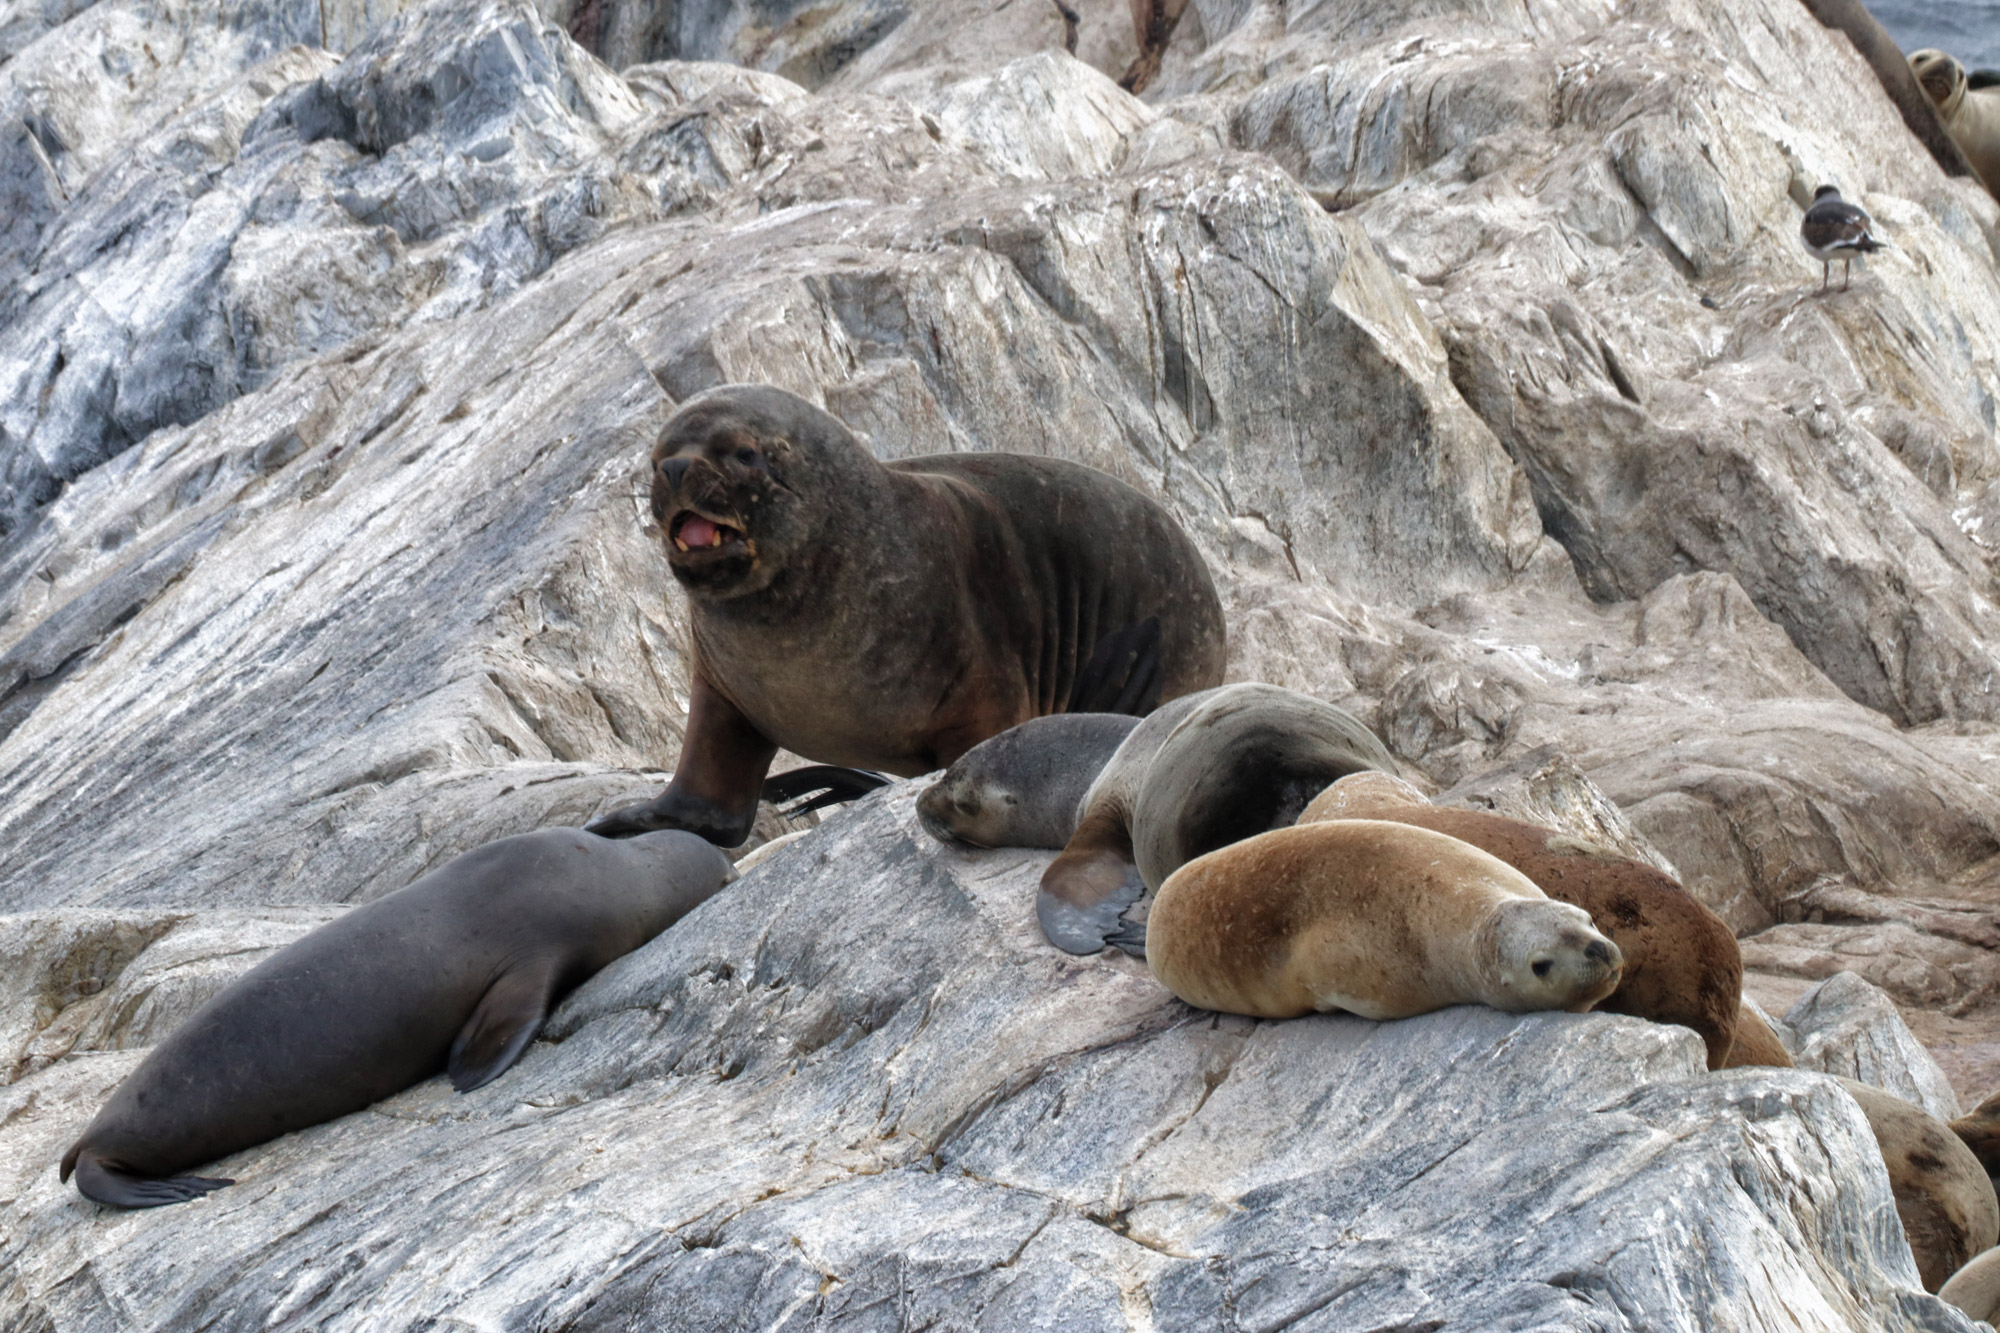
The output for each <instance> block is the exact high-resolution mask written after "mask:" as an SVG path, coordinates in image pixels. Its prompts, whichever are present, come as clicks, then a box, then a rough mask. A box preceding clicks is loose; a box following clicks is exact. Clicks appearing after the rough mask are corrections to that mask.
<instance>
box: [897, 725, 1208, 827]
mask: <svg viewBox="0 0 2000 1333" xmlns="http://www.w3.org/2000/svg"><path fill="white" fill-rule="evenodd" d="M1185 697H1188V698H1193V697H1194V696H1192V695H1189V696H1185ZM1156 716H1157V713H1156ZM1139 725H1140V722H1139V719H1138V718H1136V717H1133V716H1131V715H1130V714H1129V713H1057V714H1054V715H1053V716H1050V717H1032V718H1029V719H1028V720H1027V721H1026V722H1023V723H1021V724H1020V725H1019V726H1014V727H1009V728H1008V729H1007V730H1005V731H1003V732H1001V733H1000V734H999V735H998V736H992V737H988V738H987V739H986V740H983V741H981V742H979V744H977V745H975V746H973V747H972V748H971V749H970V750H967V751H966V752H965V753H964V754H962V755H960V756H959V757H958V758H957V759H956V760H955V761H953V763H952V766H951V767H950V768H947V769H946V770H945V771H944V776H942V777H940V778H939V779H938V780H937V781H936V782H933V783H932V784H931V785H930V786H929V787H926V788H925V789H924V794H923V795H922V796H919V797H918V798H917V818H918V819H919V820H920V821H921V822H922V824H923V826H924V828H926V829H927V830H929V832H930V834H931V836H932V837H934V838H936V839H937V840H938V841H940V842H966V843H971V844H972V845H973V846H974V847H1061V846H1062V845H1063V844H1064V843H1066V842H1068V841H1069V839H1070V835H1071V834H1073V833H1075V832H1076V816H1077V807H1078V806H1079V805H1080V804H1081V803H1082V801H1083V796H1084V793H1085V792H1086V791H1088V790H1089V789H1090V784H1091V783H1092V782H1093V781H1095V780H1096V778H1097V775H1098V774H1099V773H1100V772H1102V771H1103V768H1104V765H1105V764H1106V763H1107V762H1108V761H1109V760H1110V758H1111V756H1112V755H1113V754H1116V753H1117V751H1118V747H1119V746H1120V745H1123V744H1124V743H1125V738H1126V737H1127V736H1130V735H1131V734H1132V731H1133V729H1134V728H1136V727H1138V726H1139Z"/></svg>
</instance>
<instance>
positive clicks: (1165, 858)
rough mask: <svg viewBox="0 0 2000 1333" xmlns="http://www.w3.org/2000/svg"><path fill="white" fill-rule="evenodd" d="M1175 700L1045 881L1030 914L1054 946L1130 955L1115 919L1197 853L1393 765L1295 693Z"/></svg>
mask: <svg viewBox="0 0 2000 1333" xmlns="http://www.w3.org/2000/svg"><path fill="white" fill-rule="evenodd" d="M1176 702H1177V703H1178V704H1180V705H1181V707H1180V709H1179V710H1178V713H1177V714H1176V713H1168V710H1166V709H1161V710H1160V714H1166V716H1161V715H1160V714H1156V715H1155V716H1154V717H1150V718H1148V719H1146V721H1145V722H1143V723H1141V724H1140V725H1139V726H1138V727H1137V728H1135V729H1134V730H1133V732H1132V734H1131V735H1130V736H1128V737H1127V738H1126V740H1125V743H1124V744H1123V745H1121V746H1120V747H1119V748H1118V750H1117V752H1116V753H1115V754H1114V755H1112V757H1111V759H1110V761H1109V762H1108V763H1107V764H1106V765H1105V767H1104V769H1103V771H1102V772H1101V773H1099V774H1098V776H1097V780H1096V781H1095V782H1093V783H1092V784H1091V786H1090V790H1089V792H1088V793H1087V794H1086V795H1085V797H1084V803H1083V808H1082V810H1081V812H1080V814H1079V816H1078V818H1077V822H1076V832H1075V833H1074V834H1072V835H1071V837H1070V840H1069V842H1068V843H1067V844H1066V845H1065V846H1064V848H1063V852H1062V855H1060V856H1058V857H1057V858H1056V859H1055V860H1054V861H1053V862H1051V863H1050V865H1049V867H1048V869H1047V870H1046V871H1044V872H1043V874H1042V885H1041V892H1040V893H1039V894H1038V895H1037V897H1036V900H1035V913H1036V915H1037V917H1039V918H1040V920H1041V923H1042V932H1043V934H1045V935H1046V936H1047V937H1048V939H1049V942H1050V943H1051V944H1054V945H1055V946H1056V947H1057V948H1060V949H1064V950H1067V951H1068V952H1070V953H1095V952H1096V951H1097V950H1098V949H1101V948H1103V947H1104V945H1105V943H1106V942H1107V941H1108V942H1111V943H1115V944H1118V945H1120V946H1121V947H1123V948H1126V949H1127V950H1128V951H1131V952H1138V949H1139V946H1138V936H1137V933H1136V931H1135V930H1133V929H1130V928H1124V927H1121V926H1120V925H1119V918H1120V916H1121V914H1122V913H1123V912H1124V911H1125V909H1126V908H1127V907H1129V906H1131V905H1132V904H1133V903H1134V902H1136V901H1138V899H1139V897H1140V896H1141V895H1142V894H1143V893H1144V892H1145V891H1146V890H1147V889H1149V888H1151V889H1157V888H1159V887H1160V885H1162V884H1164V883H1165V882H1166V880H1167V876H1169V875H1171V874H1172V873H1173V872H1174V871H1175V870H1178V869H1179V868H1180V867H1181V866H1182V865H1183V864H1185V863H1186V862H1188V861H1190V860H1192V859H1193V858H1195V857H1197V856H1200V855H1201V854H1203V853H1204V852H1211V851H1214V850H1215V849H1217V848H1219V847H1225V846H1228V845H1229V844H1230V843H1232V842H1239V841H1241V840H1242V839H1244V838H1247V837H1250V836H1252V835H1253V834H1257V833H1263V832H1265V831H1266V830H1269V829H1274V828H1283V827H1286V826H1287V825H1289V824H1291V823H1292V821H1293V820H1294V819H1295V818H1297V816H1298V813H1299V811H1300V810H1302V809H1304V808H1305V804H1306V802H1307V801H1309V800H1311V799H1312V797H1313V796H1314V795H1315V794H1316V793H1317V792H1319V791H1320V790H1321V789H1322V788H1324V787H1325V786H1326V785H1327V784H1328V783H1329V782H1332V781H1333V780H1334V779H1336V778H1339V777H1344V776H1345V775H1347V774H1349V773H1354V772H1358V771H1360V770H1363V769H1385V770H1388V771H1391V772H1394V771H1397V770H1398V769H1399V767H1400V766H1399V765H1398V764H1397V762H1396V758H1395V756H1394V755H1392V754H1390V753H1389V750H1388V747H1387V746H1385V745H1383V744H1382V742H1381V741H1380V740H1378V739H1377V738H1376V736H1375V734H1374V733H1373V732H1371V731H1369V730H1368V728H1367V727H1366V726H1365V725H1364V724H1363V723H1362V722H1361V720H1360V719H1359V718H1357V717H1355V716H1354V715H1353V714H1352V713H1349V712H1347V711H1346V710H1345V709H1341V708H1336V707H1335V706H1334V705H1332V704H1330V703H1326V702H1324V701H1323V700H1319V699H1315V698H1313V697H1312V696H1311V695H1308V694H1301V693H1299V692H1298V691H1297V690H1288V689H1284V688H1282V687H1280V686H1277V685H1263V684H1257V683H1254V682H1250V683H1242V684H1235V685H1225V686H1222V687H1221V688H1219V689H1215V690H1210V691H1208V692H1206V693H1204V694H1201V695H1198V696H1189V698H1188V699H1186V700H1178V701H1176Z"/></svg>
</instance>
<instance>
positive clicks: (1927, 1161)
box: [1838, 1078, 2000, 1292]
mask: <svg viewBox="0 0 2000 1333" xmlns="http://www.w3.org/2000/svg"><path fill="white" fill-rule="evenodd" d="M1838 1082H1839V1083H1840V1086H1841V1087H1843V1088H1845V1089H1847V1092H1848V1095H1849V1096H1851V1097H1853V1098H1854V1100H1855V1101H1856V1102H1857V1103H1859V1104H1860V1106H1861V1113H1862V1114H1863V1115H1865V1116H1867V1117H1868V1127H1869V1128H1870V1129H1872V1130H1874V1131H1875V1141H1876V1143H1877V1144H1879V1145H1880V1146H1881V1149H1882V1163H1883V1165H1884V1166H1886V1167H1888V1168H1889V1184H1890V1185H1891V1187H1892V1188H1893V1189H1894V1190H1895V1194H1896V1212H1897V1214H1898V1215H1899V1216H1901V1218H1902V1219H1903V1234H1904V1235H1905V1236H1907V1237H1908V1238H1909V1241H1910V1252H1911V1253H1912V1254H1913V1255H1915V1256H1916V1260H1917V1273H1918V1274H1919V1275H1920V1276H1921V1277H1922V1278H1923V1282H1924V1290H1925V1291H1931V1292H1935V1291H1937V1290H1938V1289H1939V1288H1940V1287H1942V1286H1944V1284H1945V1279H1946V1278H1949V1277H1950V1276H1951V1275H1952V1274H1953V1273H1956V1272H1957V1271H1958V1270H1959V1269H1961V1268H1963V1267H1965V1265H1966V1263H1967V1262H1968V1261H1969V1260H1970V1259H1971V1258H1972V1257H1973V1256H1974V1255H1976V1254H1978V1253H1980V1252H1981V1251H1982V1250H1989V1249H1991V1248H1993V1246H1994V1245H1995V1244H1996V1243H2000V1200H1996V1199H1995V1197H1994V1194H1993V1182H1992V1181H1990V1180H1988V1179H1987V1178H1986V1172H1985V1170H1984V1168H1982V1167H1981V1166H1980V1165H1979V1159H1978V1158H1976V1157H1974V1156H1973V1155H1972V1150H1971V1149H1970V1148H1967V1147H1966V1146H1965V1145H1964V1144H1963V1143H1961V1142H1959V1140H1958V1136H1957V1135H1955V1134H1953V1133H1952V1132H1951V1127H1950V1126H1949V1125H1947V1124H1945V1123H1944V1122H1943V1121H1942V1120H1939V1119H1938V1118H1937V1117H1936V1116H1934V1115H1932V1114H1931V1113H1930V1112H1928V1111H1926V1110H1924V1109H1923V1108H1922V1107H1921V1106H1917V1105H1915V1104H1914V1103H1911V1102H1906V1101H1904V1100H1903V1099H1902V1098H1901V1097H1897V1096H1893V1095H1891V1094H1890V1093H1886V1092H1884V1091H1882V1089H1880V1088H1877V1087H1871V1086H1870V1085H1868V1084H1866V1083H1857V1082H1855V1081H1854V1080H1853V1079H1851V1078H1843V1079H1839V1080H1838Z"/></svg>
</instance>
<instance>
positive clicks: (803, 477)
mask: <svg viewBox="0 0 2000 1333" xmlns="http://www.w3.org/2000/svg"><path fill="white" fill-rule="evenodd" d="M652 485H653V489H652V509H653V516H654V518H655V519H657V520H658V522H659V525H660V531H661V533H662V535H663V537H664V539H665V542H666V548H667V562H668V565H669V566H670V567H671V569H672V570H673V574H674V577H675V578H676V579H677V580H678V581H679V582H680V584H681V586H682V587H683V588H685V589H686V590H687V594H688V601H689V606H690V613H691V620H692V638H693V645H692V646H693V652H692V659H693V665H692V670H691V677H690V697H689V703H688V724H687V732H686V737H685V740H684V741H683V743H682V746H681V761H680V764H679V766H678V767H677V769H676V771H675V773H674V778H673V782H672V783H671V784H670V785H669V786H668V788H667V790H666V791H665V792H664V793H663V794H662V795H661V796H659V797H658V798H656V799H654V800H652V801H649V802H646V803H644V804H640V805H633V806H627V807H625V808H623V809H621V810H616V811H613V812H611V813H610V814H607V815H604V816H602V817H600V818H599V819H597V820H594V821H592V823H591V824H590V825H589V826H588V827H589V828H590V829H591V831H592V832H597V833H603V834H605V835H607V836H612V837H624V836H628V835H630V834H632V833H637V832H640V831H642V830H645V829H653V828H685V829H690V830H692V831H694V832H697V833H700V834H701V835H702V836H703V837H706V838H708V839H709V840H711V841H713V842H717V843H720V844H721V845H723V846H735V845H736V844H738V843H741V842H742V841H743V840H744V838H745V837H747V836H748V834H749V831H750V826H751V823H752V821H753V819H754V817H755V815H756V806H757V798H758V793H759V789H760V785H761V783H762V781H763V778H764V773H765V770H766V769H767V768H768V767H769V765H770V762H771V759H772V757H773V756H774V755H775V754H776V752H777V750H778V748H779V747H781V746H782V747H784V748H786V749H789V750H791V751H793V752H794V753H797V754H800V755H803V756H805V757H806V758H808V759H813V760H816V761H819V762H821V763H825V764H835V765H844V766H848V767H856V768H864V769H879V770H882V771H883V772H887V773H893V774H897V775H899V776H904V777H913V776H915V775H917V774H919V773H928V772H930V771H931V770H933V769H937V768H942V767H944V766H945V765H947V764H949V763H951V762H952V761H953V760H955V759H957V758H958V757H959V756H960V755H962V754H964V753H965V752H966V751H967V750H969V749H971V748H972V747H973V746H974V745H977V744H978V743H979V742H980V741H983V740H985V739H986V738H987V737H989V736H993V735H997V734H999V733H1000V732H1002V731H1005V730H1006V729H1007V728H1009V727H1011V726H1014V725H1015V724H1016V723H1019V722H1023V721H1026V720H1027V719H1028V718H1031V717H1039V716H1041V715H1043V714H1047V713H1057V712H1118V713H1140V714H1143V713H1145V712H1147V711H1149V710H1150V709H1151V707H1152V706H1153V704H1154V703H1155V702H1156V701H1157V700H1160V699H1172V698H1176V697H1178V696H1180V695H1182V694H1186V693H1188V692H1189V691H1191V690H1197V689H1202V688H1204V687H1206V686H1209V685H1213V684H1215V683H1216V682H1217V681H1219V680H1220V679H1221V678H1222V666H1223V622H1222V606H1221V603H1220V601H1219V600H1218V599H1217V597H1216V594H1215V587H1214V584H1213V583H1212V582H1211V581H1210V579H1209V576H1208V569H1207V567H1206V566H1205V565H1204V564H1203V563H1202V559H1201V555H1200V553H1199V552H1198V551H1196V549H1195V547H1194V544H1193V543H1192V542H1190V541H1189V540H1188V537H1187V535H1186V534H1185V533H1183V532H1182V531H1181V530H1180V528H1179V527H1178V526H1176V525H1175V523H1174V521H1173V519H1172V518H1170V517H1169V516H1168V515H1167V513H1166V511H1165V510H1163V509H1161V508H1160V506H1159V505H1157V504H1155V503H1154V502H1153V501H1151V500H1149V499H1147V498H1146V497H1145V496H1144V495H1141V494H1140V493H1139V492H1138V491H1136V490H1133V489H1132V488H1131V487H1130V486H1127V485H1125V484H1124V483H1123V482H1120V481H1118V480H1116V479H1114V478H1112V477H1109V476H1106V475H1105V474H1103V473H1101V472H1097V471H1094V470H1093V469H1090V468H1087V467H1082V466H1080V465H1078V464H1075V463H1068V462H1063V461H1061V460H1058V459H1051V458H1037V457H1031V456H1028V455H1024V454H1003V453H991V454H933V455H929V456H926V457H921V458H906V459H901V460H898V461H896V462H892V463H887V464H884V463H880V462H877V461H876V459H875V458H874V457H873V456H872V455H871V454H869V452H868V451H867V450H866V449H865V448H863V447H862V445H861V443H860V441H858V440H857V439H855V437H854V435H853V434H852V432H850V431H849V430H848V429H847V428H846V427H845V426H843V425H841V424H840V422H838V421H836V420H834V418H832V417H831V416H828V415H827V414H826V413H825V412H822V411H820V410H819V409H818V408H816V407H813V406H812V405H811V404H810V403H807V402H805V401H804V400H803V399H800V398H796V397H794V396H793V395H791V394H788V393H785V392H783V391H781V390H778V389H771V388H761V387H752V386H744V385H735V386H730V387H725V388H720V389H714V390H711V391H709V392H708V393H705V394H702V395H701V396H699V397H697V398H695V399H692V400H691V401H689V402H688V403H687V404H686V405H685V406H684V407H682V408H681V409H680V411H678V412H676V413H675V414H674V416H673V418H672V419H671V420H670V421H668V423H667V425H666V427H665V429H664V431H663V432H662V434H661V436H660V440H659V443H658V444H657V445H656V446H655V447H654V450H653V484H652Z"/></svg>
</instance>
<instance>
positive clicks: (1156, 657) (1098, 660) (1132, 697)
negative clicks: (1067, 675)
mask: <svg viewBox="0 0 2000 1333" xmlns="http://www.w3.org/2000/svg"><path fill="white" fill-rule="evenodd" d="M1161 668H1162V663H1161V661H1160V618H1159V617H1158V616H1147V617H1146V618H1145V619H1144V620H1142V621H1140V622H1139V623H1138V624H1136V625H1127V626H1125V627H1124V628H1123V629H1115V630H1112V631H1111V632H1110V633H1109V634H1106V635H1105V636H1104V637H1103V638H1101V639H1099V640H1098V641H1097V646H1096V648H1095V649H1093V650H1092V652H1091V654H1090V660H1089V661H1088V662H1086V663H1084V665H1083V670H1081V671H1079V672H1077V673H1076V682H1075V684H1073V685H1072V686H1071V687H1070V692H1069V703H1068V704H1067V705H1065V706H1064V708H1063V711H1064V712H1065V713H1127V714H1130V715H1131V716H1133V717H1144V716H1145V715H1146V714H1148V713H1150V712H1152V711H1153V709H1154V708H1155V707H1157V706H1158V705H1159V702H1160V684H1161V681H1162V679H1163V678H1164V673H1163V671H1162V669H1161Z"/></svg>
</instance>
